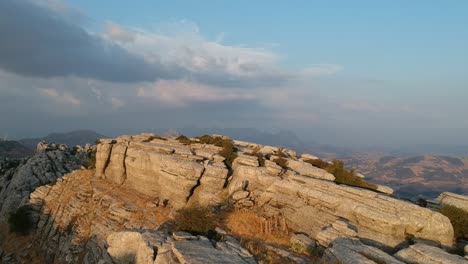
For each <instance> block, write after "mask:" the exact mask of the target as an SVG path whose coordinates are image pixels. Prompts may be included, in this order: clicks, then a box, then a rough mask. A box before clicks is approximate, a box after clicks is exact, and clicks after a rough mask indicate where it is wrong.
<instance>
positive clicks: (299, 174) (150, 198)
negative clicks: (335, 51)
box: [0, 134, 458, 263]
mask: <svg viewBox="0 0 468 264" xmlns="http://www.w3.org/2000/svg"><path fill="white" fill-rule="evenodd" d="M192 140H193V139H192ZM234 146H235V149H236V153H235V154H236V155H237V158H236V159H234V161H233V162H232V164H231V163H230V161H228V160H225V157H229V156H226V155H225V154H226V153H223V151H224V149H223V148H222V147H218V146H214V145H211V144H202V143H200V142H196V140H193V141H192V143H191V144H187V145H185V144H182V143H180V142H179V141H178V140H176V139H174V138H160V137H158V136H156V135H154V134H141V135H136V136H121V137H118V138H116V139H102V140H100V141H99V144H98V145H97V152H96V167H95V171H91V170H75V169H76V168H78V167H80V164H81V161H80V159H81V157H83V153H87V152H88V150H89V147H88V150H86V148H83V149H78V148H75V149H74V151H69V150H68V148H66V147H65V146H50V145H40V146H39V147H40V150H41V151H40V152H39V153H38V154H37V155H36V156H38V157H37V158H36V159H33V158H31V159H29V160H26V161H22V162H21V164H19V169H11V168H10V167H11V166H12V165H5V166H4V165H2V164H3V163H0V165H2V167H1V169H0V170H1V171H4V172H5V173H4V175H10V176H6V178H10V177H11V179H10V180H8V186H7V188H6V189H8V190H9V194H12V193H13V190H16V189H17V188H16V187H15V186H28V187H27V188H26V187H25V188H24V189H22V190H24V191H23V192H21V195H20V196H17V197H14V198H9V197H2V199H4V200H3V201H7V202H9V203H10V204H11V205H10V206H9V207H14V208H16V207H17V206H19V205H22V204H29V205H30V206H31V209H30V210H31V215H32V219H33V222H34V226H35V227H36V230H35V232H34V234H33V235H32V236H31V239H30V240H29V242H27V243H26V242H25V245H24V246H23V245H22V246H21V247H22V249H23V248H26V249H27V250H24V251H23V252H27V253H22V254H17V255H14V256H13V255H11V253H8V254H6V253H3V252H4V249H5V248H2V249H1V250H2V251H0V253H1V254H3V255H5V256H6V258H7V260H8V261H10V260H11V259H14V260H15V261H14V262H13V263H30V262H32V260H33V256H34V255H33V254H32V253H31V252H41V254H42V255H41V257H42V258H43V259H44V262H46V263H99V261H101V263H134V262H137V263H254V260H253V258H252V256H251V255H250V253H249V252H248V251H247V250H246V249H244V248H243V247H241V246H240V245H239V242H238V241H237V240H236V239H234V237H230V236H228V235H227V234H226V233H223V235H222V237H223V238H222V239H221V240H208V239H207V238H206V237H203V236H195V235H192V234H187V233H180V232H176V233H172V234H171V235H169V234H168V233H167V231H168V230H170V226H171V221H170V220H171V219H172V218H173V215H174V214H175V213H176V212H177V211H178V210H180V209H183V208H184V207H191V206H207V207H211V208H214V210H213V211H214V212H222V213H223V212H224V213H226V212H225V211H223V210H225V208H228V207H231V206H232V207H234V208H237V209H236V210H235V212H248V213H249V214H250V215H251V216H252V219H255V221H256V222H258V226H257V227H256V229H254V230H256V232H260V233H262V234H266V235H271V236H273V235H275V234H280V235H281V236H283V238H282V239H285V240H286V243H288V242H287V241H290V243H291V245H293V246H299V248H300V249H301V250H306V251H307V250H310V249H313V250H314V251H317V252H319V251H322V250H325V253H324V258H323V261H324V262H325V263H326V261H340V262H342V263H403V262H402V261H405V262H409V263H411V261H413V256H416V257H415V258H420V259H423V260H426V259H429V260H431V259H437V258H438V256H443V257H444V258H445V259H448V260H451V259H457V261H458V258H456V257H453V256H451V255H450V254H448V253H446V252H445V251H443V249H438V248H435V249H431V250H430V251H428V252H424V254H425V255H424V256H422V257H421V256H419V255H417V254H419V253H417V254H416V253H414V251H415V250H416V249H417V250H419V246H418V245H419V244H416V245H414V246H411V247H410V248H407V249H404V250H406V251H404V250H400V251H399V252H398V254H397V255H395V256H396V257H397V258H398V259H399V260H398V259H396V258H395V257H392V256H391V255H389V254H388V252H395V251H397V250H399V249H402V248H405V247H407V246H408V245H409V243H413V242H414V241H424V240H427V241H432V243H433V244H434V245H441V246H442V247H443V248H447V247H450V246H452V244H453V242H454V241H453V228H452V225H451V224H450V221H449V220H448V218H447V217H445V216H443V215H441V214H440V213H438V212H434V211H431V210H429V209H426V208H422V207H419V206H417V205H414V204H411V203H408V202H405V201H400V200H398V199H395V198H392V197H389V196H387V195H385V194H383V193H379V192H375V191H371V190H366V189H362V188H357V187H351V186H347V185H344V184H336V183H335V182H334V181H333V180H334V177H333V175H331V174H329V173H327V172H326V171H324V170H322V169H319V168H316V167H313V166H312V165H311V164H309V163H307V162H304V161H303V159H304V157H307V158H308V159H310V158H311V157H312V156H308V155H302V156H301V157H302V158H299V159H298V158H297V154H296V153H295V152H293V151H290V150H286V149H279V148H275V147H270V146H262V145H258V144H253V143H248V142H239V141H234ZM79 153H81V154H79ZM261 153H263V154H261ZM222 155H224V156H225V157H223V156H222ZM84 156H87V154H86V155H84ZM279 156H282V158H283V159H285V160H286V161H287V163H286V165H285V163H280V162H278V160H277V159H278V157H279ZM231 157H232V156H231ZM231 161H232V160H231ZM277 162H278V164H280V165H281V166H279V165H278V164H277ZM5 164H7V163H5ZM26 164H27V166H26ZM38 164H39V165H38ZM44 164H50V165H47V166H50V170H49V169H43V170H37V169H32V168H36V167H35V166H39V167H40V168H44V167H45V168H49V167H47V166H45V165H44ZM21 168H23V169H21ZM26 168H30V170H31V171H39V172H40V173H39V174H40V175H39V176H34V177H33V176H31V175H35V174H34V173H29V174H27V173H25V172H24V173H18V172H20V171H21V170H26ZM71 170H75V171H73V172H71V173H69V174H66V175H65V176H63V177H62V175H63V174H64V173H66V172H68V171H71ZM27 171H28V170H27ZM18 175H23V176H21V177H18ZM27 175H29V176H27ZM4 177H5V176H2V178H1V180H2V181H4ZM15 177H18V178H17V180H18V182H17V183H15V181H13V179H15ZM47 183H49V184H47ZM10 186H11V187H10ZM38 186H40V187H38ZM36 187H37V188H36ZM20 189H21V188H20ZM33 189H35V190H34V191H33V192H32V193H31V191H32V190H33ZM3 191H4V190H2V195H3ZM29 193H31V194H30V195H29ZM18 197H19V198H18ZM28 198H29V199H28ZM11 201H13V202H11ZM1 205H2V206H3V205H5V203H3V204H1ZM5 208H6V207H5ZM223 208H224V209H223ZM2 210H3V208H2ZM253 216H255V217H253ZM228 231H229V230H228ZM230 232H234V231H233V230H231V231H230ZM275 232H276V233H275ZM218 234H220V233H218ZM0 235H1V234H0ZM271 236H270V237H271ZM5 241H6V242H5V243H7V244H8V241H9V240H5ZM0 242H1V241H0ZM5 243H4V244H5ZM283 243H284V241H283ZM0 244H2V243H0ZM9 244H14V243H9ZM264 248H265V249H267V250H268V251H271V252H275V254H277V255H279V256H281V257H282V258H284V259H288V261H292V262H293V263H302V262H304V260H305V259H307V257H304V255H302V256H297V255H296V253H294V252H292V251H291V250H290V249H289V248H284V247H281V246H275V245H264ZM327 248H328V249H327ZM417 250H416V251H417ZM7 251H8V252H11V250H10V249H8V250H7ZM385 251H386V252H387V253H386V252H385ZM438 251H441V252H444V253H440V252H439V253H440V254H442V255H440V254H439V253H437V254H435V253H434V252H438ZM20 252H21V251H20ZM295 252H296V251H295ZM418 252H421V250H419V251H418ZM444 254H446V255H444ZM1 260H2V261H4V260H5V257H2V259H1ZM431 261H432V260H431ZM10 262H11V261H10ZM415 263H419V262H415Z"/></svg>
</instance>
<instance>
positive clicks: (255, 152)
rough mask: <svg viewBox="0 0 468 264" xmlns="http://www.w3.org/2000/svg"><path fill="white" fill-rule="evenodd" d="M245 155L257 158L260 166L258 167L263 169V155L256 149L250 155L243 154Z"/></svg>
mask: <svg viewBox="0 0 468 264" xmlns="http://www.w3.org/2000/svg"><path fill="white" fill-rule="evenodd" d="M245 154H246V155H249V156H254V157H257V159H258V164H259V165H260V167H265V157H263V154H262V153H260V152H259V151H258V150H257V149H256V150H254V151H252V152H250V153H245Z"/></svg>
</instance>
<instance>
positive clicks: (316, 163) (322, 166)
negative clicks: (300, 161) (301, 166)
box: [304, 159, 330, 170]
mask: <svg viewBox="0 0 468 264" xmlns="http://www.w3.org/2000/svg"><path fill="white" fill-rule="evenodd" d="M304 162H307V163H309V164H311V165H312V166H314V167H317V168H320V169H323V170H326V169H327V167H328V165H330V164H329V163H328V162H326V161H324V160H321V159H309V160H304Z"/></svg>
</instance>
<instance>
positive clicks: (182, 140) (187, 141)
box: [176, 135, 192, 145]
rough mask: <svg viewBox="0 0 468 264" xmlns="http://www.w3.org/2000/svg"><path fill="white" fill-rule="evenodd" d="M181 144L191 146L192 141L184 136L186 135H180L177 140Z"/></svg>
mask: <svg viewBox="0 0 468 264" xmlns="http://www.w3.org/2000/svg"><path fill="white" fill-rule="evenodd" d="M176 139H177V140H178V141H179V142H180V143H182V144H184V145H190V144H192V140H190V138H188V137H186V136H184V135H180V136H178V137H177V138H176Z"/></svg>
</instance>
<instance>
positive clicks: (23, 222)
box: [8, 205, 34, 235]
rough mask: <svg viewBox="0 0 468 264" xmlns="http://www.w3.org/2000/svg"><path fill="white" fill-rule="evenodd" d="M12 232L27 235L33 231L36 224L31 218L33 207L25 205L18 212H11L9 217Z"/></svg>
mask: <svg viewBox="0 0 468 264" xmlns="http://www.w3.org/2000/svg"><path fill="white" fill-rule="evenodd" d="M8 224H9V225H10V232H15V233H18V234H22V235H27V234H29V232H30V231H31V230H32V229H33V227H34V223H33V220H32V218H31V206H29V205H23V206H21V207H19V208H18V209H17V210H16V211H14V212H11V213H10V215H9V217H8Z"/></svg>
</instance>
